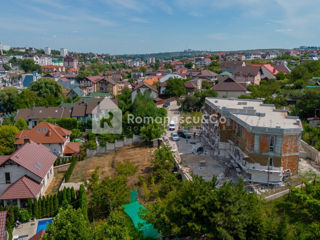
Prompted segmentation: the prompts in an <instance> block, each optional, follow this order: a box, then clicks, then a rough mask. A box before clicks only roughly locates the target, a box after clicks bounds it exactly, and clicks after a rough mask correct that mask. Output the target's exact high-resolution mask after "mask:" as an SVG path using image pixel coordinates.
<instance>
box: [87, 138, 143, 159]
mask: <svg viewBox="0 0 320 240" xmlns="http://www.w3.org/2000/svg"><path fill="white" fill-rule="evenodd" d="M141 142H143V140H142V139H141V137H140V136H137V135H133V137H132V138H124V139H123V140H116V141H115V142H114V143H109V142H107V144H106V146H105V147H102V146H98V147H97V149H95V150H90V149H87V157H93V156H96V155H99V154H104V153H108V152H112V151H114V150H116V149H117V148H122V147H124V146H128V145H132V144H138V143H141Z"/></svg>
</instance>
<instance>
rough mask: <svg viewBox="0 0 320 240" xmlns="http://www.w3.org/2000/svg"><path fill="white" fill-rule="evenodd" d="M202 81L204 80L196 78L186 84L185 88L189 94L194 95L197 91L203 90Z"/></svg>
mask: <svg viewBox="0 0 320 240" xmlns="http://www.w3.org/2000/svg"><path fill="white" fill-rule="evenodd" d="M202 81H203V80H202V79H201V78H195V79H192V80H190V81H187V82H184V87H185V88H186V91H187V94H193V93H194V92H195V91H197V90H198V91H199V90H201V87H202Z"/></svg>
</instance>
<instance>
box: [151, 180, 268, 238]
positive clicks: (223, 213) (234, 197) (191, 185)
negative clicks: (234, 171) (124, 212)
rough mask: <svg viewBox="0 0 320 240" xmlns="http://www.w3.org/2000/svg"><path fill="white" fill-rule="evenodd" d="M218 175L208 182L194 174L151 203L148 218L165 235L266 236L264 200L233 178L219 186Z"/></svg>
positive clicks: (211, 236) (194, 236)
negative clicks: (236, 182)
mask: <svg viewBox="0 0 320 240" xmlns="http://www.w3.org/2000/svg"><path fill="white" fill-rule="evenodd" d="M216 184H217V181H216V179H215V178H214V179H212V181H211V182H206V181H204V180H203V179H202V178H199V177H196V176H195V177H194V178H193V181H184V182H182V186H181V187H180V188H178V189H177V190H175V191H172V192H170V193H169V194H168V195H167V197H166V198H165V199H164V200H162V201H157V202H156V203H153V204H149V205H148V207H147V208H148V209H149V210H148V211H145V214H146V215H145V218H146V219H147V221H148V222H151V223H153V224H154V226H155V228H157V229H158V230H160V231H161V232H162V234H163V235H169V234H176V235H177V236H178V237H191V238H197V237H200V236H207V237H208V238H212V239H262V238H263V236H264V220H265V219H264V215H263V213H264V212H263V204H262V202H261V200H260V199H259V198H258V197H257V196H256V195H254V194H250V193H247V192H246V191H245V189H244V188H243V184H242V183H241V182H240V184H238V185H236V186H233V185H232V183H231V182H229V183H224V184H223V185H222V186H221V187H220V188H217V187H216Z"/></svg>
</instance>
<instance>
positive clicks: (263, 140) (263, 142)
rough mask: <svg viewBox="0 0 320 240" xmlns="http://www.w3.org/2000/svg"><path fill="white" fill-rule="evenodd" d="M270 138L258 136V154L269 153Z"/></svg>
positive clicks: (263, 135)
mask: <svg viewBox="0 0 320 240" xmlns="http://www.w3.org/2000/svg"><path fill="white" fill-rule="evenodd" d="M269 144H270V136H269V135H265V134H261V135H260V152H269Z"/></svg>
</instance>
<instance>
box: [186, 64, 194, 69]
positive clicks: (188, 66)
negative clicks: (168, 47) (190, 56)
mask: <svg viewBox="0 0 320 240" xmlns="http://www.w3.org/2000/svg"><path fill="white" fill-rule="evenodd" d="M184 67H185V68H188V69H191V68H192V67H193V63H192V62H187V63H186V64H184Z"/></svg>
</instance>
